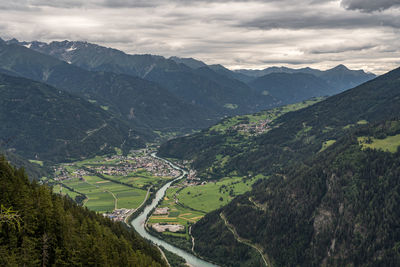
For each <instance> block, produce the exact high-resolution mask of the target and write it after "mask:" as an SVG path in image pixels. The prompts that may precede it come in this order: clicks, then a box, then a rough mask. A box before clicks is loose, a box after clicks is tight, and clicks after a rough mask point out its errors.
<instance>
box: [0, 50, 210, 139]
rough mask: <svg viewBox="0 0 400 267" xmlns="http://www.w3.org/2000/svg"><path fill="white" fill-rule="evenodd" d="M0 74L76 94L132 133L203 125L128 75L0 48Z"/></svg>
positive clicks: (206, 120) (194, 110)
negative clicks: (31, 80)
mask: <svg viewBox="0 0 400 267" xmlns="http://www.w3.org/2000/svg"><path fill="white" fill-rule="evenodd" d="M0 68H1V69H0V71H3V72H4V71H5V72H7V74H12V75H18V76H22V77H25V78H29V79H33V80H36V81H41V82H45V83H47V84H50V85H53V86H55V87H57V88H59V89H63V90H65V91H68V92H72V93H74V94H79V95H81V96H82V97H85V98H86V99H87V100H90V101H92V102H94V103H95V104H96V105H98V106H102V107H103V108H104V109H107V110H108V111H109V112H112V113H114V114H115V115H116V116H119V117H120V118H121V119H123V120H126V121H127V122H128V123H129V124H130V125H131V126H132V127H134V128H135V129H146V130H150V131H151V130H154V129H157V130H161V131H171V130H191V129H196V128H201V127H204V126H206V125H209V124H210V123H211V121H212V119H213V118H214V119H215V117H213V116H212V115H210V114H209V113H208V112H206V110H205V109H200V108H198V107H196V106H193V105H192V104H188V103H185V102H183V101H182V100H181V99H180V98H179V97H176V96H174V95H172V94H171V93H169V92H168V91H167V90H165V89H163V88H161V87H160V86H158V85H156V84H154V83H152V82H149V81H146V80H143V79H140V78H137V77H132V76H129V75H120V74H115V73H107V72H91V71H87V70H84V69H82V68H79V67H77V66H74V65H71V64H68V63H66V62H64V61H61V60H58V59H56V58H54V57H51V56H48V55H45V54H42V53H39V52H36V51H34V50H32V49H28V48H26V47H23V46H20V45H16V44H10V45H6V44H5V43H3V44H1V43H0Z"/></svg>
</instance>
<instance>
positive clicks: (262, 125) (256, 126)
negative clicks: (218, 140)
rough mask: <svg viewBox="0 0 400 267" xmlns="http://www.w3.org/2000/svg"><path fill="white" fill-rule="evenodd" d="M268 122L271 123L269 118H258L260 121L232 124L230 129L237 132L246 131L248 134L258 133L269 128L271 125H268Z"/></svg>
mask: <svg viewBox="0 0 400 267" xmlns="http://www.w3.org/2000/svg"><path fill="white" fill-rule="evenodd" d="M270 123H271V120H270V119H266V120H260V121H257V122H252V123H248V124H238V125H235V126H232V129H234V130H237V131H239V132H243V133H247V134H250V135H260V134H263V133H265V132H267V131H268V130H270V129H271V126H270V125H269V124H270Z"/></svg>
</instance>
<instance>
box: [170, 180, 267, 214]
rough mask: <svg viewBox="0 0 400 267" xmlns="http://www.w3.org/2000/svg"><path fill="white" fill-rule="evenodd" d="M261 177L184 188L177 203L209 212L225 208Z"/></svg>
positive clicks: (220, 181)
mask: <svg viewBox="0 0 400 267" xmlns="http://www.w3.org/2000/svg"><path fill="white" fill-rule="evenodd" d="M259 178H262V177H261V176H257V177H253V178H252V179H247V180H244V179H243V178H242V177H232V178H224V179H221V180H219V181H217V182H208V183H207V184H205V185H197V186H189V187H185V188H184V189H183V190H182V191H180V192H179V193H178V196H177V198H178V199H179V203H182V204H183V205H184V206H187V207H190V208H192V209H195V210H199V211H203V212H206V213H207V212H210V211H213V210H216V209H218V208H220V207H222V206H225V205H226V204H228V203H229V202H231V201H232V199H233V198H234V197H235V196H238V195H241V194H243V193H245V192H247V191H250V190H251V186H252V185H253V183H254V182H255V181H257V180H258V179H259Z"/></svg>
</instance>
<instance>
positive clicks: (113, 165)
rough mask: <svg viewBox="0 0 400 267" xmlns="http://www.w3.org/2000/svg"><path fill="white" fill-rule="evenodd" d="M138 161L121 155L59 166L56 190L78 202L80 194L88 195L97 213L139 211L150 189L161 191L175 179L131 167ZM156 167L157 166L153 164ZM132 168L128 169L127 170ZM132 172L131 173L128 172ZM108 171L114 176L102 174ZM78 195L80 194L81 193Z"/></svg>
mask: <svg viewBox="0 0 400 267" xmlns="http://www.w3.org/2000/svg"><path fill="white" fill-rule="evenodd" d="M136 161H137V158H132V160H127V158H126V157H122V156H121V155H118V156H115V157H100V156H97V157H95V158H91V159H86V160H83V161H78V162H74V163H72V164H71V163H70V164H63V165H60V166H58V169H57V170H56V171H55V174H56V176H57V177H62V178H61V183H62V184H65V185H66V186H67V187H69V188H72V189H73V190H74V191H76V192H73V191H71V190H69V189H68V188H66V187H62V190H61V191H60V189H61V185H60V184H55V185H54V187H53V191H54V192H57V193H61V194H68V195H69V196H70V197H71V198H72V199H75V197H76V196H77V195H79V193H81V194H82V195H84V196H86V199H85V200H84V201H83V204H84V206H86V207H88V208H89V209H91V210H94V211H97V212H102V213H104V212H111V211H113V210H114V209H121V208H126V209H135V208H137V207H139V206H140V204H141V203H142V202H143V201H144V199H145V197H146V194H147V190H148V189H149V188H150V187H153V188H154V189H157V188H158V187H160V185H162V184H163V183H165V182H166V181H168V180H170V179H171V178H172V177H165V176H160V174H157V175H155V174H154V173H152V172H150V171H147V170H146V169H142V168H133V167H132V168H131V167H129V166H131V165H133V164H135V162H136ZM153 165H157V164H156V163H154V162H153ZM127 166H128V167H127ZM128 169H129V170H131V169H132V170H131V171H127V170H128ZM102 170H106V171H108V172H111V173H107V174H106V173H100V171H102ZM77 192H78V193H77Z"/></svg>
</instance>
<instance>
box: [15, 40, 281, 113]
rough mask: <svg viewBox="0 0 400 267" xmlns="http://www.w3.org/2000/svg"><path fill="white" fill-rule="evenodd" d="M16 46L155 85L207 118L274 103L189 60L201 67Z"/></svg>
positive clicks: (76, 48) (61, 46)
mask: <svg viewBox="0 0 400 267" xmlns="http://www.w3.org/2000/svg"><path fill="white" fill-rule="evenodd" d="M19 44H20V45H25V46H27V47H29V48H30V49H32V50H35V51H38V52H41V53H44V54H48V55H51V56H53V57H56V58H58V59H60V60H63V61H65V62H68V63H70V64H72V65H75V66H78V67H80V68H83V69H86V70H90V71H105V72H113V73H118V74H126V75H131V76H136V77H140V78H143V79H145V80H148V81H152V82H155V83H157V84H159V85H161V86H162V87H164V88H166V89H167V90H168V91H169V92H170V93H172V94H173V95H174V96H176V97H178V98H181V99H183V100H184V101H185V102H186V103H191V104H194V105H195V106H196V107H201V108H202V109H203V110H206V111H208V112H209V114H210V116H212V115H214V116H215V115H217V116H219V117H221V116H225V115H232V114H243V113H249V112H256V111H259V110H262V109H265V108H268V107H270V106H271V105H273V104H274V99H272V98H271V97H269V96H263V95H260V94H258V93H256V92H254V91H253V90H252V88H250V87H249V86H248V85H246V84H245V83H242V82H240V81H238V80H232V79H231V78H229V77H226V76H225V75H221V74H218V73H216V72H214V71H213V70H211V69H209V68H207V67H206V66H205V65H203V64H201V63H200V62H198V61H196V62H194V61H193V60H190V59H186V60H184V62H186V63H187V62H188V61H190V62H191V63H193V64H194V63H195V64H197V66H203V67H202V68H199V69H198V68H191V67H189V66H186V65H185V64H181V63H182V61H178V59H176V58H172V59H166V58H164V57H161V56H154V55H129V54H125V53H123V52H122V51H119V50H116V49H112V48H106V47H102V46H99V45H96V44H91V43H86V42H79V41H78V42H72V41H63V42H51V43H49V44H46V43H41V42H31V43H26V42H25V43H24V42H21V43H19ZM175 60H177V61H178V63H177V62H175ZM187 64H189V65H190V66H192V65H193V64H190V63H187Z"/></svg>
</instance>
